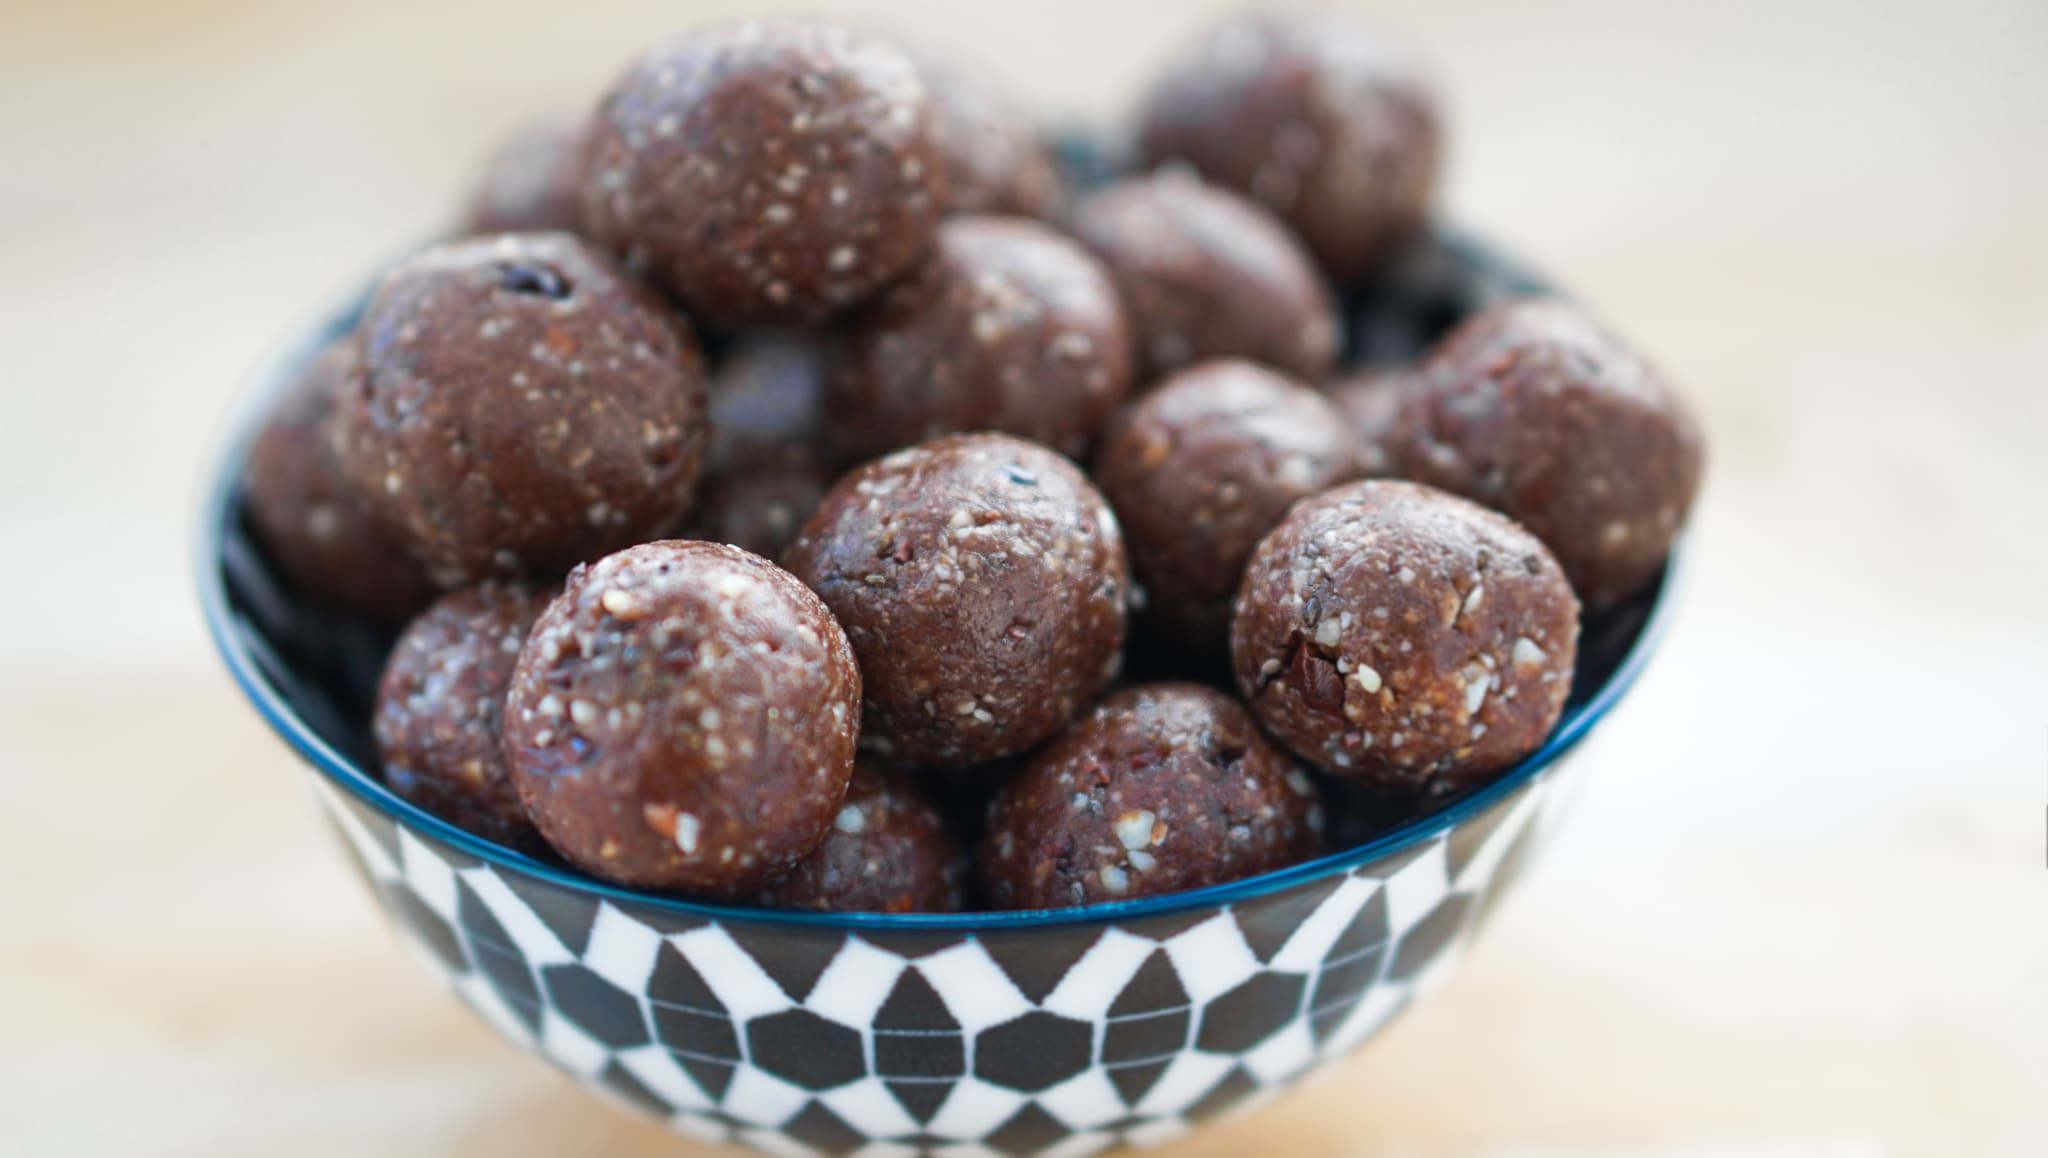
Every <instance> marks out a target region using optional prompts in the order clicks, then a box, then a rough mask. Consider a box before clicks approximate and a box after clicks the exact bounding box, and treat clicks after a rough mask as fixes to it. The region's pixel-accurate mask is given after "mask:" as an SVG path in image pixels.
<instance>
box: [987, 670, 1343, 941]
mask: <svg viewBox="0 0 2048 1158" xmlns="http://www.w3.org/2000/svg"><path fill="white" fill-rule="evenodd" d="M1322 830H1323V811H1322V807H1321V804H1320V802H1319V799H1318V796H1317V792H1316V787H1315V784H1314V783H1313V782H1311V781H1310V779H1309V777H1308V775H1307V774H1306V773H1304V772H1303V771H1302V770H1301V768H1300V767H1299V766H1298V765H1296V764H1295V762H1294V759H1293V758H1292V757H1290V756H1288V755H1287V754H1286V753H1285V752H1283V751H1281V750H1280V749H1279V747H1277V746H1276V745H1275V744H1274V743H1273V742H1272V741H1271V740H1268V739H1266V737H1265V736H1263V735H1261V734H1260V733H1259V730H1258V728H1257V727H1255V726H1254V725H1253V723H1252V718H1251V715H1250V714H1249V713H1248V712H1246V711H1245V709H1244V705H1242V704H1240V703H1238V702H1237V701H1236V700H1235V699H1232V698H1231V697H1230V696H1227V695H1225V694H1223V693H1222V692H1219V691H1215V690H1213V689H1211V688H1205V687H1201V686H1198V685H1196V684H1186V683H1160V684H1145V685H1143V686H1140V687H1134V688H1125V689H1124V690H1123V691H1120V692H1117V693H1115V694H1114V695H1112V696H1110V697H1109V698H1107V699H1105V700H1103V701H1102V702H1101V703H1100V704H1098V705H1096V707H1095V708H1094V709H1092V710H1091V711H1090V712H1089V713H1088V714H1087V715H1086V716H1083V717H1082V718H1081V719H1080V720H1079V721H1078V722H1076V723H1075V724H1074V726H1073V727H1072V728H1069V729H1068V730H1067V731H1066V732H1065V733H1063V734H1062V735H1061V736H1060V737H1059V738H1058V739H1057V740H1054V741H1053V742H1052V743H1051V744H1050V745H1048V746H1047V747H1046V748H1045V749H1044V750H1043V751H1041V752H1040V753H1039V754H1038V755H1037V756H1036V757H1034V758H1033V759H1032V761H1031V763H1030V764H1029V765H1028V766H1027V767H1026V768H1025V769H1024V771H1023V772H1021V773H1019V774H1018V775H1017V777H1016V778H1015V779H1013V780H1011V781H1010V782H1009V783H1008V784H1006V785H1004V786H1003V789H1002V791H1001V792H1000V793H998V794H997V796H996V800H995V803H994V804H993V805H992V806H991V807H990V809H989V819H988V829H987V831H985V832H984V833H983V834H982V837H981V844H980V847H979V849H978V851H977V854H976V868H977V870H978V873H979V876H980V879H981V884H982V892H983V895H984V896H985V897H986V899H987V900H988V902H989V904H990V905H991V906H993V907H995V908H998V909H1060V908H1067V907H1069V906H1073V905H1088V904H1095V903H1098V902H1102V901H1124V900H1130V899H1132V898H1135V897H1150V896H1158V895H1160V894H1162V893H1174V892H1180V891H1183V890H1186V889H1198V888H1201V887H1203V886H1205V885H1214V884H1221V883H1223V882H1225V881H1233V880H1237V879H1239V878H1241V877H1248V876H1252V875H1253V874H1256V873H1262V872H1268V871H1270V870H1273V869H1277V868H1282V867H1284V866H1286V865H1289V864H1293V863H1295V862H1297V861H1300V860H1304V859H1306V858H1308V857H1310V856H1313V855H1315V853H1316V851H1317V850H1318V848H1319V847H1320V846H1321V841H1322Z"/></svg>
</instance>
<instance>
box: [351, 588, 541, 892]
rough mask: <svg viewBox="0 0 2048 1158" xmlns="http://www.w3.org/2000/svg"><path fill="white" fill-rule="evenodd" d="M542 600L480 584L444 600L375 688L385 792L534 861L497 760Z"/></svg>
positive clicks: (521, 814)
mask: <svg viewBox="0 0 2048 1158" xmlns="http://www.w3.org/2000/svg"><path fill="white" fill-rule="evenodd" d="M548 599H549V596H548V594H547V593H546V592H543V591H540V590H536V589H535V588H532V587H528V586H525V585H522V584H500V583H494V582H493V583H485V584H482V585H481V586H477V587H472V588H469V589H468V590H465V591H457V592H455V593H453V594H451V595H446V596H443V597H442V598H441V599H439V600H438V601H436V602H435V603H434V605H433V606H432V607H429V608H428V609H427V610H426V612H425V613H423V614H422V615H421V616H420V617H419V618H418V619H415V620H413V621H412V624H411V626H409V627H407V628H406V629H405V634H403V635H401V636H399V638H398V644H397V646H395V647H393V648H392V650H391V657H390V659H388V660H387V661H386V662H385V665H384V678H383V679H382V680H381V681H380V682H379V683H378V685H377V703H376V708H375V715H374V717H373V727H372V731H373V732H374V733H375V734H376V739H377V756H378V758H379V759H380V760H381V761H382V762H383V764H384V780H385V782H386V783H388V784H390V785H391V790H392V791H394V792H396V793H398V794H399V795H400V796H403V797H405V798H406V799H407V800H410V801H412V802H413V803H414V804H417V805H419V806H420V807H422V808H424V809H426V810H427V811H428V812H431V813H433V814H434V815H436V816H438V817H440V818H441V819H443V820H446V821H448V822H449V823H450V824H453V825H455V826H456V827H457V828H461V829H464V830H467V831H469V832H473V833H475V834H476V835H478V836H481V837H483V838H484V839H485V840H489V841H494V842H496V843H498V844H502V845H505V846H506V847H508V848H516V849H520V850H522V851H529V852H531V851H534V850H537V849H539V848H541V847H543V846H542V844H541V840H540V837H539V835H538V834H537V833H535V832H534V830H533V824H532V822H530V821H528V820H527V818H526V809H525V808H524V807H523V806H522V805H521V804H520V803H519V794H518V793H517V792H516V791H514V790H513V787H512V781H511V778H510V777H509V776H507V775H506V773H505V761H504V758H503V757H502V756H501V755H500V754H499V747H498V741H499V725H500V721H501V719H502V716H503V711H504V706H505V689H506V687H507V686H508V685H509V684H510V683H511V682H512V669H513V668H514V667H515V666H516V665H517V664H518V662H519V649H520V647H521V646H522V645H524V644H525V642H526V633H527V632H528V630H530V629H531V628H532V627H533V621H534V620H535V619H537V618H539V616H540V613H541V611H542V610H544V609H545V608H546V607H547V605H548Z"/></svg>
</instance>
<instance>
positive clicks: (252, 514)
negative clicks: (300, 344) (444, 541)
mask: <svg viewBox="0 0 2048 1158" xmlns="http://www.w3.org/2000/svg"><path fill="white" fill-rule="evenodd" d="M357 373H358V362H357V358H356V347H355V343H354V341H352V340H349V339H343V340H342V341H339V342H336V343H334V344H333V345H330V346H328V347H327V348H326V349H324V350H321V351H320V352H319V353H318V354H316V355H314V357H313V358H311V359H310V360H308V361H307V362H306V364H305V365H304V366H303V367H302V368H301V369H300V370H299V374H298V377H297V378H296V379H294V380H293V381H292V383H291V384H290V385H289V386H287V387H286V388H285V390H284V392H283V393H282V394H280V395H279V396H278V399H277V401H276V402H275V403H273V404H272V408H271V412H270V417H269V419H268V420H267V421H266V422H265V423H264V426H263V430H262V432H261V433H260V434H258V435H257V436H256V442H255V444H254V445H252V446H251V447H250V448H249V461H248V464H247V466H246V467H244V469H243V472H242V503H243V507H244V509H245V510H246V511H247V513H248V517H249V524H250V528H251V530H252V531H253V533H254V534H255V536H256V539H257V541H258V542H260V543H261V544H262V545H263V549H264V551H265V552H266V553H267V554H268V555H269V557H270V560H271V562H272V563H273V564H274V565H275V566H276V567H277V569H278V571H279V572H280V573H282V574H283V576H284V578H285V579H286V580H287V581H288V582H289V583H291V585H292V586H293V587H295V588H297V589H298V590H299V591H301V592H303V593H304V594H305V595H306V597H307V598H309V599H310V600H312V601H313V602H315V603H318V604H320V605H322V606H324V607H328V608H331V609H333V610H336V611H340V612H344V613H347V614H350V615H361V616H365V617H367V618H370V619H374V620H377V621H379V622H381V623H389V624H399V623H404V622H405V621H406V620H407V619H409V618H411V617H412V615H413V613H414V612H417V611H418V610H419V609H420V608H422V607H425V606H426V605H427V604H428V603H429V602H431V601H432V600H433V598H434V593H435V592H434V585H433V584H432V583H430V582H428V580H427V572H426V569H425V568H423V567H421V566H420V565H419V563H418V562H417V561H415V560H414V559H413V557H412V555H411V554H410V553H409V551H408V543H407V539H406V535H405V532H404V529H403V528H402V527H400V526H398V525H397V524H395V523H394V522H392V521H391V520H390V519H388V518H386V517H384V515H383V513H382V511H381V510H380V509H379V508H378V507H377V506H376V504H374V503H373V502H371V501H369V496H367V495H365V494H364V493H363V492H362V491H361V490H360V489H359V488H357V487H356V486H355V484H354V483H352V482H350V481H349V479H348V476H347V475H346V474H344V473H343V471H342V469H341V461H340V458H339V456H338V455H337V454H336V450H335V420H334V412H335V406H336V405H337V403H338V402H339V400H340V398H341V395H342V394H343V393H344V392H345V391H346V390H348V389H349V388H350V385H351V383H352V382H353V381H354V379H355V377H356V374H357Z"/></svg>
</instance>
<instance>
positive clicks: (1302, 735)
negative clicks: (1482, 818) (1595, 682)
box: [1230, 480, 1579, 796]
mask: <svg viewBox="0 0 2048 1158" xmlns="http://www.w3.org/2000/svg"><path fill="white" fill-rule="evenodd" d="M1578 638H1579V603H1578V600H1577V599H1575V598H1573V596H1572V590H1571V586H1570V585H1569V584H1568V583H1566V582H1565V578H1564V572H1563V571H1562V570H1561V569H1560V568H1559V567H1558V565H1557V560H1556V559H1554V558H1552V557H1551V554H1550V552H1549V551H1548V550H1546V549H1545V548H1544V546H1543V544H1542V543H1541V542H1539V541H1538V540H1537V539H1536V537H1535V536H1534V535H1531V534H1529V532H1527V531H1525V530H1523V529H1522V528H1521V527H1518V526H1516V525H1515V524H1513V523H1511V522H1509V521H1508V520H1506V519H1504V518H1502V517H1501V516H1500V515H1498V514H1495V513H1494V512H1492V511H1489V510H1487V509H1485V508H1484V507H1480V506H1477V505H1475V504H1473V503H1470V502H1467V501H1465V500H1464V499H1461V498H1457V497H1456V496H1453V495H1448V494H1445V493H1444V492H1442V491H1437V490H1431V489H1430V488H1428V487H1424V486H1417V485H1415V484H1414V483H1408V482H1395V481H1391V480H1375V481H1370V482H1358V483H1351V484H1349V485H1346V486H1341V487H1338V488H1336V489H1335V490H1331V491H1328V492H1325V493H1324V494H1322V495H1319V496H1317V497H1315V498H1313V499H1310V500H1308V501H1307V502H1304V503H1302V504H1301V505H1300V506H1297V507H1295V508H1294V510H1293V512H1292V513H1290V514H1289V515H1288V516H1287V518H1286V520H1285V521H1283V522H1282V523H1281V524H1280V526H1279V527H1278V528H1276V529H1275V530H1274V531H1273V533H1272V534H1271V535H1268V536H1267V537H1266V540H1265V542H1263V543H1260V544H1259V549H1258V550H1257V551H1256V552H1255V553H1254V554H1253V556H1252V560H1251V564H1250V566H1249V567H1247V568H1246V571H1245V578H1244V587H1243V589H1242V591H1241V592H1240V593H1239V595H1238V600H1237V614H1236V618H1235V619H1233V620H1232V622H1231V631H1230V642H1231V656H1232V663H1233V666H1234V667H1235V669H1236V673H1237V685H1238V690H1239V691H1241V692H1242V693H1243V694H1244V696H1245V698H1246V699H1247V700H1248V701H1249V702H1250V703H1251V706H1252V711H1253V713H1254V714H1255V715H1257V716H1258V718H1259V722H1260V723H1261V724H1263V725H1264V726H1265V728H1266V730H1267V731H1268V732H1270V733H1272V735H1273V736H1274V737H1275V738H1277V739H1278V740H1279V741H1280V742H1281V743H1283V744H1285V745H1287V746H1288V747H1289V748H1291V749H1293V751H1294V752H1295V753H1296V754H1297V755H1299V756H1301V757H1302V758H1303V759H1305V760H1308V761H1311V762H1312V763H1314V764H1316V765H1318V766H1320V767H1322V768H1323V769H1324V770H1325V771H1328V772H1332V773H1334V774H1336V775H1338V776H1345V777H1350V778H1354V779H1358V780H1362V781H1367V782H1373V783H1377V784H1380V785H1383V786H1387V787H1392V788H1398V789H1401V790H1404V791H1413V792H1420V793H1423V794H1425V795H1428V796H1441V795H1447V794H1449V793H1452V792H1456V791H1459V790H1461V789H1464V788H1467V787H1470V786H1472V785H1474V784H1478V783H1481V782H1483V781H1484V780H1486V779H1487V778H1489V777H1490V776H1491V775H1492V774H1494V773H1496V772H1499V771H1501V770H1503V769H1505V768H1507V767H1508V766H1510V765H1512V764H1513V763H1515V762H1516V761H1517V760H1520V759H1521V758H1522V757H1523V756H1525V755H1527V754H1528V753H1530V752H1531V751H1533V750H1535V749H1536V747H1537V746H1538V745H1540V744H1542V742H1543V740H1544V738H1545V737H1546V736H1548V735H1549V734H1550V729H1551V728H1552V726H1554V725H1555V724H1556V723H1557V719H1558V716H1559V715H1560V714H1561V713H1562V712H1563V711H1564V703H1565V696H1566V695H1567V693H1569V692H1570V690H1571V682H1572V666H1573V664H1574V663H1575V662H1576V660H1577V655H1578Z"/></svg>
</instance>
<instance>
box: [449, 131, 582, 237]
mask: <svg viewBox="0 0 2048 1158" xmlns="http://www.w3.org/2000/svg"><path fill="white" fill-rule="evenodd" d="M589 133H590V122H589V120H588V119H587V118H583V117H577V118H562V119H558V120H548V121H541V122H537V123H535V124H530V125H526V126H524V127H522V128H520V129H519V130H518V131H516V132H514V133H513V134H512V135H511V136H509V137H507V138H506V139H505V140H504V142H503V143H502V144H500V145H499V146H498V148H497V150H496V151H494V152H493V153H492V154H491V155H490V157H489V159H487V160H486V161H485V162H484V167H483V172H482V173H481V174H480V175H479V176H478V178H477V183H476V187H475V188H474V189H473V190H472V191H471V193H470V201H469V208H468V210H467V212H466V213H465V215H464V219H465V229H464V232H467V233H546V232H550V231H560V232H563V233H575V232H579V231H580V230H581V229H582V228H583V154H584V150H585V148H586V147H587V144H588V138H589Z"/></svg>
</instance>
